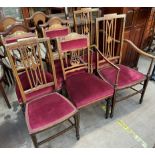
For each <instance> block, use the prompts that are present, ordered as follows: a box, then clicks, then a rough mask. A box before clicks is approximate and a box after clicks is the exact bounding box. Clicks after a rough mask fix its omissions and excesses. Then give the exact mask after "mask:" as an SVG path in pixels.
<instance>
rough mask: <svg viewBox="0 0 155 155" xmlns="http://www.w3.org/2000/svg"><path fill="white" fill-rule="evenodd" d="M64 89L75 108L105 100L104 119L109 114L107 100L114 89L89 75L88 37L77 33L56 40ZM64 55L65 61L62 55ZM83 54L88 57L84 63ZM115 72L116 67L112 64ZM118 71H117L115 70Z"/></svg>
mask: <svg viewBox="0 0 155 155" xmlns="http://www.w3.org/2000/svg"><path fill="white" fill-rule="evenodd" d="M58 49H59V50H58V51H59V54H60V60H61V65H62V69H63V76H64V80H65V89H66V91H67V94H68V97H69V98H70V100H71V101H72V102H73V104H74V105H75V106H76V107H77V109H82V108H85V107H87V106H89V105H92V104H93V103H95V102H97V101H100V100H105V99H106V100H107V104H106V118H107V116H108V113H109V99H110V98H111V97H112V96H113V92H114V89H113V88H112V86H111V85H110V84H108V83H107V82H106V81H104V80H101V79H100V78H98V77H97V76H95V75H94V74H91V73H90V50H89V37H88V36H86V35H80V34H77V33H70V34H69V35H67V36H65V37H63V38H59V39H58ZM64 54H66V57H65V61H64V60H63V55H64ZM85 54H86V55H88V57H87V59H88V60H87V61H86V62H85V61H84V59H85ZM112 67H114V68H115V69H116V70H117V69H118V67H116V66H115V65H113V64H112ZM117 71H118V70H117Z"/></svg>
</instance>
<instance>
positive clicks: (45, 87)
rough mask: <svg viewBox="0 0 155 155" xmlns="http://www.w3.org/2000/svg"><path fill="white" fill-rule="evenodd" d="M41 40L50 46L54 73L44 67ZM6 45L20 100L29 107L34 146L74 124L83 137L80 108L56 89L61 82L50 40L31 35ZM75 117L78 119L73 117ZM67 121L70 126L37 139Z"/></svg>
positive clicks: (29, 122) (30, 132) (28, 118)
mask: <svg viewBox="0 0 155 155" xmlns="http://www.w3.org/2000/svg"><path fill="white" fill-rule="evenodd" d="M41 42H42V43H43V42H44V43H45V44H46V45H47V46H46V48H47V53H48V56H49V59H50V60H51V61H50V62H51V66H52V72H53V73H49V72H47V71H46V70H45V68H44V66H43V61H42V59H41V54H40V43H41ZM5 46H6V50H7V55H8V58H9V61H10V64H11V67H12V68H13V74H14V77H15V79H16V94H17V98H18V101H19V103H20V104H21V105H24V106H25V120H26V124H27V127H28V131H29V134H30V135H31V138H32V141H33V144H34V146H35V147H38V146H39V145H41V144H43V143H45V142H47V141H49V140H51V139H53V138H55V137H57V136H59V135H61V134H63V133H64V132H66V131H68V130H69V129H71V128H73V127H75V129H76V137H77V139H79V125H78V114H77V110H76V108H75V107H74V106H73V104H72V103H71V102H70V101H69V100H68V99H66V98H65V97H64V96H62V95H60V94H59V93H57V92H56V91H55V88H56V84H57V82H56V76H55V67H54V63H53V56H52V52H51V49H50V41H49V39H45V38H41V39H36V38H29V39H25V40H20V41H18V42H16V43H12V44H7V45H5ZM15 50H16V51H18V52H19V55H20V56H21V63H22V65H23V66H24V69H25V70H24V71H23V72H19V70H18V65H17V63H16V61H15V60H14V59H13V56H12V55H13V52H14V51H15ZM72 117H73V118H74V122H73V121H71V120H70V118H72ZM64 121H69V123H70V125H69V127H67V128H65V129H64V130H62V131H60V132H58V133H57V134H55V135H53V136H51V137H49V138H46V139H44V140H41V141H38V140H37V139H38V138H37V137H36V135H37V134H38V133H40V132H43V131H44V130H47V129H49V128H51V127H54V126H56V125H58V124H60V123H62V122H64ZM39 139H40V138H39Z"/></svg>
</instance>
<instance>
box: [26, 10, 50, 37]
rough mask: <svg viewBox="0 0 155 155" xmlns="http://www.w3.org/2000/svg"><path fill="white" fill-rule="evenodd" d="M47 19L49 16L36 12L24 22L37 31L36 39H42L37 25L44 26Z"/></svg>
mask: <svg viewBox="0 0 155 155" xmlns="http://www.w3.org/2000/svg"><path fill="white" fill-rule="evenodd" d="M49 18H50V16H48V15H46V14H45V13H43V12H41V11H37V12H35V13H34V14H33V15H32V16H31V17H29V18H26V22H27V23H28V26H29V27H36V30H37V31H38V37H43V34H42V31H41V29H40V27H39V25H41V24H45V23H46V22H47V20H48V19H49Z"/></svg>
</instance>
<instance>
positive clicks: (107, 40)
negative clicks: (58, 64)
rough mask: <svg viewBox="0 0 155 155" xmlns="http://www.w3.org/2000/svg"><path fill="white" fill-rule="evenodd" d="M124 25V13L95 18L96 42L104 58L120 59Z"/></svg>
mask: <svg viewBox="0 0 155 155" xmlns="http://www.w3.org/2000/svg"><path fill="white" fill-rule="evenodd" d="M124 27H125V15H117V14H108V15H104V17H100V18H97V19H96V44H97V47H98V48H99V49H100V51H101V52H102V53H103V55H104V56H105V57H106V58H109V59H111V60H116V61H117V62H118V61H120V58H121V54H122V53H121V51H122V38H123V34H124ZM118 31H119V33H117V32H118Z"/></svg>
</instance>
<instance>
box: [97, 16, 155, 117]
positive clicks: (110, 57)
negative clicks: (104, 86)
mask: <svg viewBox="0 0 155 155" xmlns="http://www.w3.org/2000/svg"><path fill="white" fill-rule="evenodd" d="M125 17H126V16H125V14H122V15H117V14H108V15H105V16H104V17H100V18H97V19H96V43H97V48H96V49H97V50H96V51H99V31H100V32H102V33H103V35H104V34H106V37H107V36H108V35H109V38H108V37H107V40H106V43H107V44H108V45H106V46H110V44H112V41H114V42H115V43H118V44H119V45H120V47H119V50H118V49H117V54H119V55H118V56H114V53H102V52H100V51H99V52H98V53H99V54H101V55H102V56H104V59H107V60H109V61H114V60H117V62H118V65H119V64H121V59H122V47H123V43H128V44H129V45H130V46H131V47H132V48H133V49H134V50H135V52H137V53H138V54H140V55H143V56H145V57H147V58H150V59H151V62H150V66H149V68H148V71H147V74H146V78H145V80H143V81H140V82H136V83H135V84H131V85H129V86H127V87H124V88H120V89H119V88H118V77H117V78H116V81H115V84H114V96H113V98H112V105H111V113H110V117H111V118H112V117H113V114H114V107H115V104H116V102H119V101H122V100H125V99H127V98H129V97H132V96H134V95H136V94H141V98H140V100H139V103H140V104H141V103H142V101H143V97H144V94H145V91H146V87H147V85H148V81H149V79H150V76H151V75H150V71H151V68H152V65H153V60H154V59H155V56H152V55H150V54H147V53H145V52H144V51H142V50H141V49H139V48H138V47H137V46H136V45H135V44H134V43H132V42H131V41H130V40H128V39H124V29H125ZM116 19H122V20H123V21H122V32H120V33H119V37H120V40H117V39H116V38H115V37H113V36H112V37H111V36H110V34H108V31H109V33H111V31H113V32H114V31H115V32H116V27H115V29H112V28H111V27H110V26H109V25H110V24H109V25H106V24H107V23H106V22H107V21H108V22H109V21H111V24H112V25H113V26H114V25H115V24H114V22H115V20H116ZM99 22H103V23H104V24H105V25H106V26H107V28H109V30H108V31H106V32H105V31H104V29H103V30H100V29H99ZM105 25H104V26H105ZM108 26H109V27H108ZM115 26H116V25H115ZM110 28H111V29H110ZM113 34H114V33H113ZM114 36H115V35H114ZM115 43H114V47H113V48H112V50H111V51H110V50H109V51H108V52H114V51H115ZM103 45H104V42H103ZM104 47H105V46H103V48H104ZM118 51H119V53H118ZM99 54H97V73H98V75H99V76H100V77H101V78H102V79H104V77H103V76H102V75H101V74H100V72H99V69H100V68H102V67H103V66H102V67H99V63H100V61H99ZM108 54H109V55H108ZM104 61H105V60H104ZM101 62H103V61H101ZM107 62H108V61H107ZM115 62H116V61H115ZM116 64H117V63H116ZM138 84H140V85H142V86H143V88H142V89H141V90H137V89H135V88H133V86H135V85H138ZM127 88H130V89H132V90H133V91H134V93H132V94H129V95H127V96H125V97H122V98H120V99H117V100H116V94H117V92H118V91H119V90H123V89H127Z"/></svg>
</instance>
